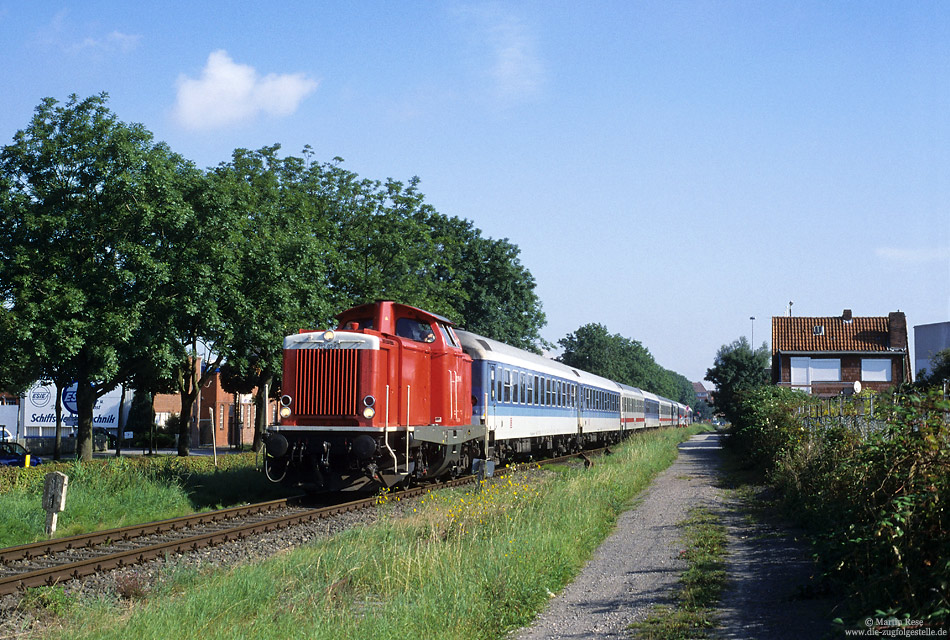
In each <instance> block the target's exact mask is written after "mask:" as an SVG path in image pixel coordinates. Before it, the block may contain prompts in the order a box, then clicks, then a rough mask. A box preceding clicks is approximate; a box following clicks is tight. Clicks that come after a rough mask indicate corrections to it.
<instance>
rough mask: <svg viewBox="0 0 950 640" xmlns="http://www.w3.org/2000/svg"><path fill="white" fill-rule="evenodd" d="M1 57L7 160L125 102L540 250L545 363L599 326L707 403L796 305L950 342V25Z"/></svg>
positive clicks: (225, 37) (13, 29)
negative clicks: (38, 131) (15, 144)
mask: <svg viewBox="0 0 950 640" xmlns="http://www.w3.org/2000/svg"><path fill="white" fill-rule="evenodd" d="M0 43H2V45H3V51H4V64H3V65H0V86H2V87H3V91H2V92H0V144H8V143H9V142H10V141H11V140H12V137H13V135H14V133H15V132H16V131H17V130H18V129H22V128H24V127H25V126H26V125H27V123H28V121H29V118H30V116H31V114H32V111H33V109H34V107H35V106H36V105H37V104H38V103H39V102H40V101H41V100H42V99H43V98H44V97H46V96H52V97H54V98H57V99H59V100H61V101H64V100H65V99H66V98H67V97H68V96H69V95H70V94H71V93H77V94H79V95H80V96H83V97H84V96H88V95H91V94H95V93H99V92H101V91H106V92H108V93H109V94H110V96H111V98H110V103H109V104H110V107H111V108H112V110H113V111H115V112H116V113H117V114H118V116H119V117H120V118H121V119H122V120H124V121H127V122H141V123H143V124H144V125H145V126H146V127H147V128H148V129H150V130H151V131H152V132H153V133H154V134H155V136H156V138H157V139H158V140H163V141H165V142H167V143H168V144H169V145H170V146H171V147H172V149H174V150H175V151H177V152H179V153H181V154H182V155H184V156H185V157H187V158H189V159H191V160H193V161H194V162H195V163H197V164H198V165H199V166H202V167H207V166H212V165H215V164H217V163H219V162H222V161H225V160H227V159H228V158H229V157H230V154H231V151H232V150H233V149H235V148H238V147H245V148H259V147H261V146H264V145H270V144H273V143H280V144H281V145H282V146H283V149H284V151H285V152H287V153H288V154H300V152H301V150H302V148H303V146H304V145H310V146H311V147H313V149H314V151H315V154H316V157H317V158H319V159H321V160H330V159H332V158H333V157H336V156H339V157H341V158H343V159H344V160H345V164H344V166H346V167H347V168H348V169H350V170H352V171H355V172H356V173H358V174H360V175H361V176H363V177H367V178H376V179H384V178H387V177H392V178H395V179H400V180H408V179H409V178H411V177H412V176H419V177H420V178H421V181H422V182H421V189H422V191H423V193H425V194H426V197H427V200H428V201H429V202H430V204H432V205H433V206H435V207H436V208H437V209H438V210H439V211H441V212H442V213H445V214H448V215H455V216H459V217H463V218H468V219H471V220H472V221H473V222H474V223H475V225H476V226H478V227H479V228H481V229H482V230H483V231H484V232H485V233H486V234H487V235H489V236H491V237H496V238H501V237H506V238H509V239H510V240H511V241H512V242H513V243H514V244H516V245H518V246H519V247H520V248H521V250H522V254H521V258H522V261H523V263H524V264H525V265H526V266H527V267H528V268H529V269H530V270H531V272H532V273H533V274H534V276H535V277H536V279H537V282H538V293H539V294H540V296H541V298H542V300H543V303H544V310H545V312H546V313H547V316H548V325H547V327H546V329H545V330H544V332H543V333H544V335H545V337H546V338H547V339H548V340H551V341H552V342H556V341H557V340H558V339H559V338H561V337H563V336H564V335H566V334H567V333H569V332H571V331H574V330H576V329H577V328H578V327H579V326H581V325H583V324H585V323H588V322H599V323H601V324H604V325H605V326H606V327H607V328H608V329H609V330H610V331H611V332H613V333H619V334H622V335H624V336H627V337H630V338H634V339H637V340H639V341H641V342H642V343H643V344H644V345H645V346H646V347H647V348H649V349H650V351H651V352H652V353H653V355H654V357H655V358H656V359H657V361H658V362H659V363H660V364H661V365H663V366H665V367H667V368H670V369H673V370H675V371H678V372H680V373H682V374H684V375H686V376H687V377H689V378H690V379H692V380H699V379H701V378H702V377H703V376H704V375H705V371H706V369H707V368H708V367H709V366H711V364H712V360H713V358H714V356H715V353H716V350H717V349H718V348H719V347H720V346H721V345H722V344H725V343H729V342H731V341H732V340H734V339H736V338H738V337H739V336H742V335H744V336H747V337H748V336H749V335H750V333H751V332H752V330H753V322H752V321H750V317H752V316H754V317H755V318H756V320H755V322H754V332H755V334H754V339H755V342H756V344H761V342H762V341H763V340H769V339H770V337H771V336H770V327H771V321H770V319H771V317H772V316H774V315H783V314H784V313H786V310H787V306H788V302H789V301H790V300H791V301H794V306H793V313H794V314H795V315H814V316H825V315H837V314H839V313H841V311H842V309H845V308H849V309H852V310H853V312H854V314H855V315H857V316H873V315H886V314H887V313H888V312H889V311H895V310H901V311H904V312H905V313H906V314H907V318H908V324H909V325H910V326H911V327H913V326H914V325H917V324H927V323H931V322H941V321H947V320H950V209H948V203H950V5H948V4H947V3H944V2H926V1H921V2H788V3H785V2H740V1H736V2H667V1H662V2H636V1H631V0H624V1H617V2H608V1H604V2H556V1H535V2H451V1H446V2H438V1H433V2H409V1H406V2H382V1H377V2H371V1H367V2H338V3H330V2H296V1H290V0H288V1H285V2H281V3H269V4H268V3H259V2H254V3H250V2H247V3H244V2H232V3H200V2H199V3H196V2H166V3H151V4H138V3H128V2H112V1H98V2H97V1H86V2H47V1H45V0H39V1H37V2H30V3H25V2H11V1H5V0H0ZM911 333H912V329H911Z"/></svg>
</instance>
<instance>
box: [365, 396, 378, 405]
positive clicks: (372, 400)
mask: <svg viewBox="0 0 950 640" xmlns="http://www.w3.org/2000/svg"><path fill="white" fill-rule="evenodd" d="M363 406H365V407H374V406H376V398H374V397H373V396H366V397H365V398H363Z"/></svg>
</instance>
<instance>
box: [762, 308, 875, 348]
mask: <svg viewBox="0 0 950 640" xmlns="http://www.w3.org/2000/svg"><path fill="white" fill-rule="evenodd" d="M816 326H820V327H824V329H823V334H822V335H816V332H815V327H816ZM888 347H889V345H888V318H887V317H872V318H853V319H852V320H851V322H850V323H849V322H845V321H844V319H843V318H842V317H841V316H835V317H831V318H803V317H802V318H794V317H793V318H789V317H786V316H778V317H773V318H772V353H775V352H777V351H809V352H815V351H888Z"/></svg>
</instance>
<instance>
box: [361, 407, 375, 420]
mask: <svg viewBox="0 0 950 640" xmlns="http://www.w3.org/2000/svg"><path fill="white" fill-rule="evenodd" d="M375 415H376V409H374V408H373V407H364V408H363V417H364V418H366V419H367V420H369V419H370V418H372V417H373V416H375Z"/></svg>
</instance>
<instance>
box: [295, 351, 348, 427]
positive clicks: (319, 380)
mask: <svg viewBox="0 0 950 640" xmlns="http://www.w3.org/2000/svg"><path fill="white" fill-rule="evenodd" d="M358 355H359V351H358V350H356V349H299V350H298V351H297V388H296V389H295V394H294V399H295V404H296V413H297V414H298V415H307V416H354V415H357V414H358V413H359V407H358V406H357V401H358V396H359V394H358V384H357V374H358V371H359V361H358V358H357V356H358Z"/></svg>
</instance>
